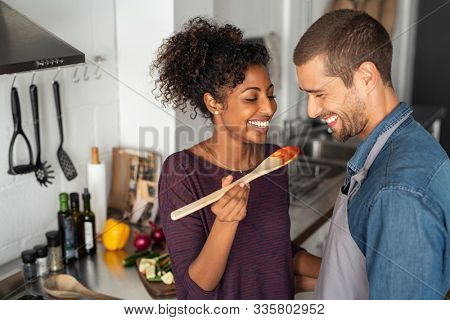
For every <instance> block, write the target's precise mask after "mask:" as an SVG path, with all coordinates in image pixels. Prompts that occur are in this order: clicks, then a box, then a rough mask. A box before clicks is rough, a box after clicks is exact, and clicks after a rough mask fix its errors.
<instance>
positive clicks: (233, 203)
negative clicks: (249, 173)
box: [211, 175, 250, 222]
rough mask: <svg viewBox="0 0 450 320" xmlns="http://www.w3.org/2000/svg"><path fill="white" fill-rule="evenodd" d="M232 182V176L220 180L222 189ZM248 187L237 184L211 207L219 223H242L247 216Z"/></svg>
mask: <svg viewBox="0 0 450 320" xmlns="http://www.w3.org/2000/svg"><path fill="white" fill-rule="evenodd" d="M232 182H233V176H231V175H229V176H227V177H225V178H223V179H222V188H223V187H226V186H228V185H229V184H231V183H232ZM249 193H250V185H248V184H243V183H241V184H239V185H237V186H235V187H234V188H232V189H230V190H228V192H227V193H225V194H224V195H223V196H222V198H220V199H219V201H217V202H215V203H214V204H213V205H212V206H211V210H212V212H213V213H214V214H215V215H216V218H217V219H218V220H219V221H221V222H238V221H242V220H243V219H244V218H245V216H246V214H247V202H248V195H249Z"/></svg>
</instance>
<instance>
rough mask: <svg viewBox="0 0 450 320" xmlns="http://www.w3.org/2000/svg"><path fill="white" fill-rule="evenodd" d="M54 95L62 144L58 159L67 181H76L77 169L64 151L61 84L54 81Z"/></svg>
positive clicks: (60, 144)
mask: <svg viewBox="0 0 450 320" xmlns="http://www.w3.org/2000/svg"><path fill="white" fill-rule="evenodd" d="M53 95H54V96H55V106H56V116H57V118H58V128H59V137H60V143H59V148H58V151H57V153H56V155H57V157H58V162H59V165H60V166H61V170H62V172H63V173H64V175H65V176H66V178H67V180H69V181H70V180H72V179H75V178H76V176H77V169H75V166H74V165H73V162H72V160H70V158H69V155H68V154H67V152H66V151H64V149H63V147H62V145H63V142H64V131H63V124H62V117H61V99H60V95H59V83H58V81H53Z"/></svg>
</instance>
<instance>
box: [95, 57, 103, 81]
mask: <svg viewBox="0 0 450 320" xmlns="http://www.w3.org/2000/svg"><path fill="white" fill-rule="evenodd" d="M103 61H105V58H103V57H102V56H96V57H95V58H94V62H95V64H96V65H97V68H95V72H94V77H95V79H97V80H98V79H100V78H101V77H102V74H101V73H100V64H101V63H102V62H103Z"/></svg>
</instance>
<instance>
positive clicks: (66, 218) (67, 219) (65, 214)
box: [58, 192, 76, 264]
mask: <svg viewBox="0 0 450 320" xmlns="http://www.w3.org/2000/svg"><path fill="white" fill-rule="evenodd" d="M68 200H69V197H68V195H67V193H65V192H63V193H60V194H59V206H60V209H59V211H58V226H59V232H60V233H61V234H60V235H61V240H62V241H61V243H62V249H63V259H64V263H65V264H69V263H72V262H73V261H74V260H76V256H75V232H74V231H75V229H74V223H73V217H72V214H71V213H70V211H69V201H68Z"/></svg>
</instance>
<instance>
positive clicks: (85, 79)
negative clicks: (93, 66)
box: [83, 64, 89, 81]
mask: <svg viewBox="0 0 450 320" xmlns="http://www.w3.org/2000/svg"><path fill="white" fill-rule="evenodd" d="M83 79H84V81H89V76H88V65H87V64H86V65H85V66H84V75H83Z"/></svg>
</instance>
